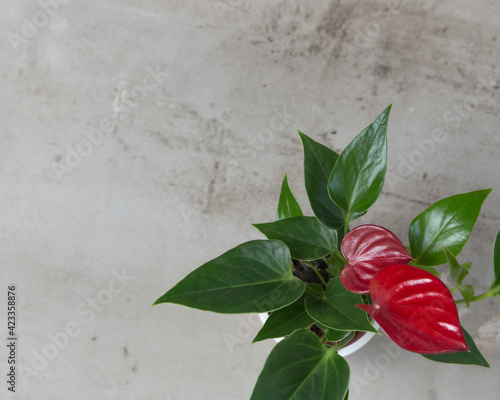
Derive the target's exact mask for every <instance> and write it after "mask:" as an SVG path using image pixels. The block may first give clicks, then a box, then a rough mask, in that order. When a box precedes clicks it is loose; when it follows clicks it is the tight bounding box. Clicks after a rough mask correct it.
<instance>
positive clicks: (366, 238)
mask: <svg viewBox="0 0 500 400" xmlns="http://www.w3.org/2000/svg"><path fill="white" fill-rule="evenodd" d="M341 251H342V254H343V255H344V257H345V258H346V260H347V265H346V266H345V267H344V269H343V270H342V273H341V274H340V281H341V282H342V284H343V285H344V286H345V287H346V289H347V290H350V291H351V292H354V293H359V294H365V293H368V285H369V284H370V281H371V279H372V278H373V276H374V275H375V274H376V273H377V272H378V271H380V270H381V269H382V268H384V267H387V266H388V265H394V264H407V263H409V262H410V261H411V260H413V258H412V256H411V255H410V253H408V250H406V248H405V246H404V245H403V243H401V241H400V240H399V239H398V238H397V237H396V235H394V233H392V232H391V231H388V230H387V229H385V228H382V227H381V226H377V225H362V226H358V227H357V228H354V229H353V230H352V231H350V232H349V233H348V234H347V235H346V236H345V237H344V240H342V245H341Z"/></svg>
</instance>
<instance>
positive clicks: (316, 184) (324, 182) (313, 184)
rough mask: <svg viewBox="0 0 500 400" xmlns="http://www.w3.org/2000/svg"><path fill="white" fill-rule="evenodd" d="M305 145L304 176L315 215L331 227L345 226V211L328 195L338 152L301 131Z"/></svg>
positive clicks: (301, 137)
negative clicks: (330, 178) (330, 177)
mask: <svg viewBox="0 0 500 400" xmlns="http://www.w3.org/2000/svg"><path fill="white" fill-rule="evenodd" d="M299 135H300V139H301V140H302V145H303V147H304V177H305V185H306V191H307V197H309V203H310V204H311V208H312V210H313V212H314V215H316V217H317V218H318V219H319V220H320V221H321V222H323V223H324V224H325V225H327V226H329V227H330V228H334V229H338V228H341V227H342V226H344V213H343V212H342V210H341V209H340V208H339V207H338V206H337V205H336V204H335V203H334V202H333V201H332V200H331V199H330V196H329V195H328V177H329V176H330V174H331V172H332V170H333V166H334V165H335V162H336V161H337V158H338V154H337V153H335V152H334V151H333V150H330V149H329V148H328V147H326V146H323V145H322V144H319V143H318V142H316V141H314V140H312V139H311V138H310V137H308V136H307V135H305V134H303V133H302V132H299Z"/></svg>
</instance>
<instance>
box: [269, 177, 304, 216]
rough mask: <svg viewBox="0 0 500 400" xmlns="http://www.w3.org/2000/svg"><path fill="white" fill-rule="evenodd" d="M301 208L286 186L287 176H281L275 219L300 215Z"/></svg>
mask: <svg viewBox="0 0 500 400" xmlns="http://www.w3.org/2000/svg"><path fill="white" fill-rule="evenodd" d="M303 215H304V214H302V210H301V209H300V206H299V203H298V202H297V200H295V197H294V195H293V193H292V191H291V190H290V186H288V179H287V176H286V175H285V177H284V178H283V183H282V184H281V194H280V199H279V202H278V212H277V216H276V219H278V220H280V219H285V218H291V217H302V216H303Z"/></svg>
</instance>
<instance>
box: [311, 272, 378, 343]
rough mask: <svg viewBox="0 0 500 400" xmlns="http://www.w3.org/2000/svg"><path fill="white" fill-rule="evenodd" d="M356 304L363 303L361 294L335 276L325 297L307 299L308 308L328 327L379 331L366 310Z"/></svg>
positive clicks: (345, 329) (313, 316)
mask: <svg viewBox="0 0 500 400" xmlns="http://www.w3.org/2000/svg"><path fill="white" fill-rule="evenodd" d="M356 304H363V299H362V298H361V296H360V295H359V294H356V293H353V292H350V291H349V290H347V289H346V288H345V287H344V285H342V283H341V282H340V278H338V277H335V278H333V279H331V280H330V282H328V285H327V287H326V291H325V295H324V296H323V297H321V298H320V297H316V296H310V297H308V298H307V299H306V310H307V313H308V314H309V315H310V316H311V317H312V318H313V319H314V320H315V321H318V322H319V323H320V324H321V325H325V326H326V327H328V328H332V329H336V330H339V331H363V332H375V333H378V332H377V330H376V329H375V328H374V327H373V326H372V324H370V322H369V321H368V316H367V314H366V312H365V311H363V310H361V309H360V308H358V307H356Z"/></svg>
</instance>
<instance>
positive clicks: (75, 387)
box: [0, 0, 500, 400]
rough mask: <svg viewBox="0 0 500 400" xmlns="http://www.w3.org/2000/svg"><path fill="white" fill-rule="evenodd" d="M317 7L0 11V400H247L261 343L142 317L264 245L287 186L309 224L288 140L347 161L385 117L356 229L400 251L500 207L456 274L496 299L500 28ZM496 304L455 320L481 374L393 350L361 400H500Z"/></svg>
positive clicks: (418, 14)
mask: <svg viewBox="0 0 500 400" xmlns="http://www.w3.org/2000/svg"><path fill="white" fill-rule="evenodd" d="M310 3H311V4H307V3H306V2H299V1H276V2H266V1H263V0H259V1H248V0H215V1H212V2H196V1H181V0H175V1H159V0H142V1H139V0H123V1H113V0H106V1H100V2H83V1H76V0H72V1H68V0H65V1H63V0H59V1H58V2H57V1H55V0H53V1H52V3H51V2H50V1H45V2H42V3H38V2H36V1H33V0H30V1H22V2H21V1H13V0H10V1H8V0H3V1H1V5H2V12H1V13H0V36H1V37H2V41H1V42H0V50H1V52H0V54H1V56H0V71H1V73H2V90H1V91H0V96H1V97H0V101H1V107H0V121H1V122H0V123H1V131H0V132H1V133H0V135H1V139H2V140H1V143H2V146H0V165H1V172H0V173H1V179H0V182H1V185H2V201H1V203H0V204H1V205H2V210H1V213H0V234H1V241H0V246H1V249H0V254H1V255H2V256H1V258H2V263H3V267H2V289H1V291H2V298H3V299H5V291H6V289H5V287H6V285H7V283H16V284H17V287H18V302H19V303H18V305H19V321H18V322H19V326H18V334H19V337H20V342H19V347H18V350H19V359H18V362H19V364H21V365H22V366H23V367H24V368H23V371H24V372H23V374H22V375H23V376H18V380H19V382H18V386H17V393H16V394H15V395H11V396H9V397H8V398H13V399H22V400H25V399H26V400H27V399H33V400H54V399H73V400H87V399H106V400H107V399H120V400H128V399H141V400H184V399H186V400H191V399H195V400H198V399H203V400H204V399H208V400H244V399H248V398H249V397H250V394H251V391H252V387H253V385H254V382H255V380H256V379H257V376H258V374H259V371H260V369H261V367H262V365H263V363H264V361H265V359H266V356H267V354H268V353H269V351H270V350H271V349H272V346H273V343H271V342H264V343H259V344H255V345H250V342H251V339H252V337H253V335H255V334H256V332H257V330H258V323H257V322H256V320H255V319H253V318H250V319H248V317H247V316H224V315H217V314H212V313H203V312H200V311H196V310H191V309H187V308H183V307H180V306H174V305H161V306H158V307H154V308H151V307H150V305H151V304H152V302H153V301H154V300H155V299H156V298H157V297H158V296H159V295H161V294H163V293H164V292H165V291H166V290H167V289H168V288H169V287H170V286H172V285H173V284H174V283H176V282H177V281H178V280H179V279H181V278H182V277H183V276H185V275H186V274H187V273H188V272H190V271H191V270H193V269H194V268H195V267H197V266H199V265H200V264H201V263H203V262H205V261H207V260H209V259H210V258H213V257H215V256H217V255H219V254H221V253H222V252H224V251H226V250H227V249H229V248H231V247H233V246H235V245H237V244H239V243H241V242H243V241H246V240H250V239H254V238H259V237H260V235H259V233H258V232H257V231H256V230H254V229H253V228H252V227H251V226H250V223H252V222H264V221H269V220H272V219H273V218H274V215H275V207H276V203H277V198H278V194H279V187H280V184H281V179H282V177H283V175H284V174H285V173H288V177H289V182H290V185H291V187H292V190H293V191H294V192H295V193H296V195H297V197H298V199H299V201H300V203H301V204H302V205H303V208H304V209H306V210H308V211H309V212H310V208H309V206H308V205H307V198H306V195H305V192H304V188H303V172H302V155H301V143H300V140H299V138H298V135H297V134H296V130H297V129H300V130H301V131H303V132H305V133H308V134H309V135H310V136H312V137H313V138H314V139H316V140H318V141H321V142H323V143H325V144H327V145H329V146H331V147H333V148H335V149H337V150H341V149H342V148H344V147H345V145H346V144H347V143H349V141H350V140H351V139H352V138H353V137H354V135H355V134H356V133H358V132H359V131H360V130H361V129H363V128H364V127H365V126H366V125H367V124H368V123H370V122H371V121H372V120H373V119H374V118H375V116H376V115H378V113H379V112H380V111H382V110H383V109H384V108H385V107H386V106H387V105H388V104H389V103H391V102H394V106H393V110H392V116H391V121H390V129H389V140H390V142H389V180H388V182H386V186H385V188H384V192H383V194H382V196H381V197H380V199H379V202H378V203H377V204H376V205H375V206H374V207H373V209H372V210H371V211H370V213H369V214H368V216H367V217H365V218H363V219H361V220H360V222H366V221H370V222H372V223H377V224H381V225H384V226H385V227H387V228H389V229H391V230H393V231H394V232H395V233H397V234H398V235H399V236H400V237H401V238H403V240H404V241H406V239H405V238H406V231H407V226H408V224H409V222H410V221H411V220H412V218H413V217H414V216H415V215H417V214H418V213H419V212H421V211H422V210H423V209H425V207H426V206H427V205H429V204H431V203H432V202H434V201H436V200H438V199H440V198H442V197H445V196H448V195H451V194H455V193H461V192H466V191H470V190H475V189H481V188H487V187H496V188H497V190H496V191H495V192H493V193H492V194H491V196H490V197H489V198H488V200H487V201H486V203H485V205H484V208H483V212H482V214H481V217H480V218H479V220H478V223H477V225H476V229H475V231H474V234H473V236H472V239H471V240H470V243H469V244H467V246H466V248H465V249H464V251H463V253H462V257H461V260H462V261H470V262H472V263H473V270H472V273H471V276H470V281H471V282H472V283H474V284H475V285H476V286H477V290H484V289H487V288H488V286H489V283H490V281H491V277H492V259H491V249H492V244H493V237H494V234H495V233H496V232H497V231H498V229H499V228H500V212H499V207H498V205H499V203H500V178H499V175H498V171H499V170H500V157H498V155H499V151H500V139H499V126H500V124H499V122H500V104H499V95H500V90H498V89H499V88H500V70H499V69H498V59H499V56H500V52H499V42H500V38H499V37H497V35H498V34H499V33H500V32H499V28H498V27H499V26H500V4H499V3H498V2H495V1H487V0H479V1H475V2H467V1H463V0H460V1H450V0H447V1H441V2H439V1H437V0H427V1H423V2H422V1H420V2H410V1H408V0H401V1H391V2H384V1H377V2H362V1H331V2H310ZM40 4H48V5H49V7H48V8H47V7H45V10H44V7H42V6H41V5H40ZM436 139H437V140H436ZM123 274H125V276H123ZM117 275H118V276H120V279H118V278H116V276H117ZM110 285H111V288H110V289H112V290H113V292H112V291H111V290H109V289H107V288H108V286H110ZM93 299H95V300H93ZM4 302H5V301H4V300H2V302H1V304H2V315H3V313H4V310H5V308H4V305H5V303H4ZM499 302H500V300H486V301H484V302H482V303H480V304H474V305H473V306H471V308H470V309H469V310H462V321H463V324H464V325H465V326H466V327H467V329H468V330H469V332H471V334H472V335H473V336H474V338H475V339H476V343H477V344H478V346H479V347H480V349H481V350H482V351H483V353H484V354H485V355H486V356H487V358H488V360H489V361H490V363H491V366H492V368H491V370H486V369H482V368H479V367H466V366H449V365H441V364H435V363H432V362H430V361H427V360H425V359H423V358H422V357H420V356H418V355H414V354H411V353H407V352H400V353H391V348H389V349H387V348H385V347H384V346H387V345H388V344H389V343H390V341H389V340H388V339H387V337H386V336H385V335H382V336H380V337H377V338H375V339H374V340H373V341H372V342H371V343H370V344H369V345H368V346H367V347H365V348H364V349H363V350H362V351H360V352H358V353H356V354H354V355H352V356H349V361H350V364H351V369H352V374H353V381H352V385H351V397H350V398H351V399H353V400H355V399H367V398H369V399H405V400H414V399H419V400H420V399H477V398H479V399H482V400H496V399H498V398H499V396H500V394H499V393H500V381H499V380H498V376H499V371H500V357H499V356H500V351H499V350H498V347H499V345H500V313H499V311H498V310H499V306H500V303H499ZM3 324H4V322H2V326H3ZM65 330H68V333H70V334H71V335H72V337H70V338H69V336H67V334H63V333H62V332H64V331H65ZM4 335H5V332H4V331H3V330H2V336H4ZM53 335H56V339H54V340H56V341H59V346H60V348H57V347H54V346H52V345H51V343H52V339H51V337H52V336H53ZM235 337H236V338H238V339H237V343H236V344H232V345H228V340H229V339H228V338H232V339H234V338H235ZM66 338H69V339H66ZM2 349H3V350H2V353H1V354H2V359H1V363H0V365H1V367H0V370H1V371H2V376H4V375H3V373H4V371H6V361H5V357H4V356H6V352H5V348H4V346H3V345H2ZM384 349H386V350H384ZM387 352H388V355H384V354H386V353H387ZM43 354H46V356H43ZM41 357H44V359H43V360H42V359H41ZM5 386H6V385H5V384H2V387H1V389H0V390H1V391H2V392H1V393H2V394H1V396H0V397H1V398H2V399H3V398H7V395H6V394H5V393H6V390H5Z"/></svg>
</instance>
